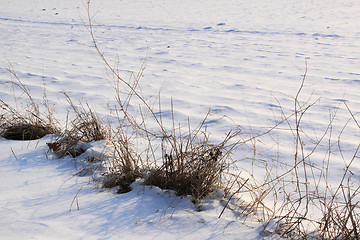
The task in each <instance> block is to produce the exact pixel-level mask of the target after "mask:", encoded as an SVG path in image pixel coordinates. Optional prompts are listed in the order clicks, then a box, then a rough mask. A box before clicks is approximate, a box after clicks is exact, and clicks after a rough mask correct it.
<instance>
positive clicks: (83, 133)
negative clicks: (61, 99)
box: [47, 94, 110, 157]
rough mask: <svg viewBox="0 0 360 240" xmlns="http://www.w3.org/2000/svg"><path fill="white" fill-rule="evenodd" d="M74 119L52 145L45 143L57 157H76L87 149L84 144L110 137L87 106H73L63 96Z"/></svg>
mask: <svg viewBox="0 0 360 240" xmlns="http://www.w3.org/2000/svg"><path fill="white" fill-rule="evenodd" d="M65 96H66V97H67V100H68V103H69V105H70V107H71V108H72V110H73V112H74V114H75V118H74V119H73V120H72V121H71V122H70V126H69V127H68V124H66V129H65V130H64V131H63V132H62V133H61V134H60V135H59V137H57V138H56V139H55V141H54V142H52V143H47V145H48V147H49V149H50V150H52V151H53V152H54V153H56V154H57V155H58V156H59V157H64V156H66V155H71V156H72V157H77V156H79V155H81V154H82V153H84V152H85V151H86V149H87V147H86V144H85V143H89V142H93V141H100V140H105V139H108V138H109V137H110V130H109V129H108V128H106V127H105V126H104V125H103V123H102V122H101V121H100V119H99V117H98V116H97V115H96V114H95V112H94V111H93V110H92V109H91V108H90V106H89V105H86V107H85V106H84V105H82V104H81V103H80V105H79V106H75V105H74V103H73V102H72V100H71V98H70V97H69V96H68V95H67V94H65Z"/></svg>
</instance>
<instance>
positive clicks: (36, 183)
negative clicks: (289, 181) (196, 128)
mask: <svg viewBox="0 0 360 240" xmlns="http://www.w3.org/2000/svg"><path fill="white" fill-rule="evenodd" d="M91 9H92V11H93V12H94V13H95V12H98V13H97V14H96V16H95V18H94V19H93V24H94V33H95V36H96V38H97V40H98V44H99V46H100V48H101V49H102V50H103V51H104V53H105V55H106V57H107V58H108V59H109V60H110V61H112V63H115V62H116V60H118V61H119V62H118V66H119V71H120V73H121V74H122V76H123V77H124V78H125V79H126V78H128V77H129V76H130V73H131V72H132V71H137V70H138V69H139V67H140V66H141V63H142V62H143V61H144V60H145V62H146V70H145V72H144V76H143V78H142V79H141V86H142V91H143V92H144V95H145V96H148V97H149V98H150V97H152V96H156V94H157V93H158V92H159V91H161V96H162V102H163V109H164V112H166V110H168V109H170V104H169V103H170V101H171V99H173V103H174V108H175V115H176V119H177V120H178V121H179V122H185V123H186V121H187V117H190V119H191V122H193V123H194V125H195V124H196V123H198V122H199V121H201V119H202V118H203V117H204V115H205V114H206V113H207V111H208V110H209V109H211V113H212V114H211V119H210V120H209V121H208V123H207V127H208V128H209V132H211V134H212V135H211V137H212V138H213V139H214V141H217V140H221V138H222V137H224V134H225V133H226V132H227V131H229V130H231V129H233V128H234V123H233V122H235V123H236V124H238V125H240V126H242V127H244V128H245V130H244V131H245V132H246V131H249V132H250V131H252V132H254V133H255V132H261V131H262V130H263V129H264V128H265V127H269V126H273V125H274V124H275V123H276V121H277V120H278V119H279V118H280V117H281V116H280V115H279V110H280V105H281V107H282V109H283V111H284V112H286V113H290V112H291V111H292V109H293V105H294V103H293V99H292V98H291V97H290V96H295V95H296V93H297V90H298V88H299V86H300V83H301V80H302V76H303V73H304V71H305V68H306V67H305V59H306V61H307V66H308V67H307V68H308V72H307V78H306V81H305V87H304V89H303V92H302V93H301V99H303V100H304V101H306V100H307V99H308V98H309V97H311V98H312V99H314V100H315V99H318V98H320V99H321V100H320V102H319V103H317V104H316V105H315V106H314V108H312V109H311V110H309V116H307V117H306V119H304V125H305V128H307V129H308V130H310V131H311V132H312V133H313V136H314V138H316V137H320V136H321V132H322V131H323V130H324V129H326V127H327V125H328V122H329V118H330V117H329V116H330V115H333V114H334V113H335V112H336V114H337V117H336V120H335V121H334V123H333V128H334V136H337V134H339V132H340V131H341V129H342V127H343V126H344V125H345V124H346V122H347V121H348V120H349V119H350V118H351V116H350V114H349V112H348V111H347V110H346V108H345V106H344V104H343V103H342V102H341V100H345V101H346V102H347V104H348V106H349V108H350V109H351V111H352V112H353V114H354V115H355V117H357V119H359V112H360V99H359V96H360V87H359V86H360V41H359V39H360V2H359V1H357V0H326V1H325V0H317V1H313V0H302V1H300V0H272V1H267V0H258V1H252V0H223V1H218V0H197V1H193V0H171V1H165V0H153V1H150V0H122V1H121V0H104V1H100V0H94V1H93V2H92V5H91ZM82 20H84V21H85V22H86V10H85V8H84V6H83V3H82V2H81V1H80V0H79V1H73V0H62V1H57V0H48V1H41V0H32V1H26V0H11V1H10V0H9V1H7V0H1V1H0V36H1V37H0V45H1V48H0V80H1V81H2V82H4V81H8V80H9V79H10V76H9V73H8V71H7V70H6V68H8V67H9V65H10V64H11V65H12V67H13V69H14V70H15V71H16V73H17V74H18V76H19V77H20V79H21V80H22V81H23V83H24V84H25V85H27V86H28V87H29V89H30V91H31V93H32V95H33V97H34V99H38V100H41V99H42V96H43V88H44V85H45V88H46V93H47V96H48V98H49V99H50V101H51V102H52V103H55V104H56V105H55V108H56V112H57V117H58V118H59V119H65V118H66V114H67V109H68V104H67V102H66V99H65V98H64V96H63V94H62V92H67V93H68V94H69V95H70V96H71V97H72V99H73V101H74V102H76V101H78V100H81V101H82V102H87V103H89V105H90V106H92V107H94V108H95V109H96V111H97V112H98V113H99V114H101V116H106V115H107V114H108V112H109V110H108V106H111V105H113V104H114V103H115V101H114V91H113V89H112V87H111V84H110V83H109V80H108V78H107V73H106V69H105V66H104V64H103V63H102V62H101V60H100V58H99V56H98V55H97V53H96V51H95V49H94V48H93V47H92V45H91V38H90V34H89V32H88V31H87V30H86V28H85V27H84V24H83V22H82ZM0 98H1V99H2V100H4V101H6V102H10V103H11V102H13V94H12V92H11V86H8V85H6V84H1V85H0ZM170 115H171V114H169V115H168V116H167V115H166V114H165V115H164V117H167V118H169V119H170V118H171V116H170ZM224 115H226V116H228V117H230V118H231V119H232V120H229V119H228V118H224V117H223V116H224ZM273 137H274V138H276V140H277V141H279V146H278V148H277V149H272V148H273V145H271V144H270V145H266V144H264V145H262V146H259V149H260V150H261V149H263V151H262V154H265V155H267V157H268V158H272V156H273V155H276V154H277V153H278V152H280V153H281V156H280V157H279V158H280V160H281V161H282V162H286V161H287V159H290V160H289V161H291V158H293V154H294V149H293V148H292V147H291V146H292V145H293V141H294V140H293V137H292V135H291V134H290V133H278V134H277V135H276V136H273ZM49 141H51V136H47V137H45V138H43V139H41V140H38V141H30V142H20V141H9V140H5V139H0V151H1V152H0V216H1V219H0V236H1V237H0V238H1V239H222V238H223V239H260V238H265V236H263V235H261V231H260V228H259V226H258V225H257V224H255V223H252V222H249V220H247V221H246V222H245V223H243V221H242V219H241V217H239V216H237V215H236V213H232V212H231V211H225V214H224V215H223V217H222V218H221V219H218V216H219V213H220V212H221V210H222V208H223V205H222V204H221V203H220V202H219V201H218V200H216V199H207V200H206V201H205V203H204V209H205V210H206V211H202V212H197V211H196V209H195V207H194V206H193V205H192V203H191V199H190V198H183V199H181V198H178V197H175V195H174V194H173V193H172V192H168V191H162V190H160V189H158V188H156V187H152V188H150V187H144V186H138V182H135V183H134V184H133V188H134V190H133V191H131V192H129V193H126V194H122V195H117V194H114V193H112V192H108V191H99V190H98V189H95V188H94V186H93V184H92V183H90V184H89V178H88V177H78V176H74V173H76V172H77V170H76V169H75V167H74V163H73V161H72V160H71V159H70V158H65V159H63V160H58V159H54V158H52V156H51V155H49V154H48V153H47V151H48V148H47V147H46V142H49ZM359 143H360V134H359V129H358V127H357V126H356V124H353V123H352V124H351V123H350V124H349V125H348V126H347V128H346V129H345V131H344V132H343V135H342V150H343V156H344V159H349V158H351V156H352V154H354V151H355V149H356V147H357V146H358V144H359ZM260 145H261V144H260ZM97 147H98V146H96V144H94V146H93V149H95V150H96V149H97ZM245 154H246V151H245V152H242V150H241V149H240V150H239V151H238V152H235V154H234V156H233V158H234V159H236V160H237V161H238V163H237V164H238V166H239V168H240V169H244V170H249V169H250V168H252V167H254V166H253V165H252V162H251V160H249V158H247V157H246V156H245ZM334 155H336V153H335V154H334ZM323 157H324V156H323V155H321V156H319V159H318V163H321V161H322V159H323ZM315 163H316V159H315ZM320 165H321V164H320ZM343 168H344V163H343V160H342V158H340V157H338V158H336V156H335V157H334V161H332V162H331V165H330V172H331V176H332V177H334V178H331V180H332V181H334V182H337V181H338V179H339V178H340V177H341V176H342V172H343V171H342V169H343ZM353 168H354V169H353V172H354V176H353V178H354V179H355V180H357V181H358V180H359V176H358V172H359V170H360V163H359V159H358V158H357V159H356V161H355V162H354V164H353ZM253 173H255V174H262V172H261V169H259V170H256V169H255V170H253ZM259 178H260V179H261V175H260V176H259ZM74 199H75V201H74V202H73V200H74ZM72 203H73V204H72ZM271 238H275V237H274V236H271Z"/></svg>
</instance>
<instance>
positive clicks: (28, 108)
mask: <svg viewBox="0 0 360 240" xmlns="http://www.w3.org/2000/svg"><path fill="white" fill-rule="evenodd" d="M7 70H8V72H9V73H10V77H11V81H8V82H3V83H2V84H10V85H11V87H12V89H13V94H14V99H15V106H14V107H13V106H11V105H10V104H8V103H6V102H5V101H3V100H1V99H0V119H1V122H0V135H1V136H2V137H4V138H6V139H11V140H35V139H39V138H42V137H44V136H45V135H47V134H52V133H56V132H58V131H59V129H58V121H57V120H55V119H54V117H53V113H54V110H53V109H52V108H51V106H50V104H49V101H48V99H47V96H46V93H45V91H44V96H43V102H42V103H38V102H36V101H35V100H34V99H33V97H32V95H31V92H30V90H29V88H28V87H27V86H26V85H24V84H23V82H22V81H21V80H20V78H19V77H18V76H17V74H16V73H15V71H14V70H13V68H12V67H10V68H8V69H7ZM17 91H20V93H19V94H18V95H19V96H17V95H16V93H15V92H17ZM22 95H25V96H26V98H25V99H22V98H20V96H22Z"/></svg>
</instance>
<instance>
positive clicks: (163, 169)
mask: <svg viewBox="0 0 360 240" xmlns="http://www.w3.org/2000/svg"><path fill="white" fill-rule="evenodd" d="M232 137H233V135H231V134H230V133H229V134H228V135H227V136H226V137H225V139H224V140H223V141H222V142H221V143H219V144H211V143H210V141H209V139H208V136H207V134H206V133H205V132H202V133H200V128H199V129H197V130H196V131H195V132H194V135H192V134H189V135H187V136H181V135H180V136H178V137H176V136H174V135H170V136H167V137H164V138H163V140H162V141H163V143H162V157H161V161H162V163H161V164H160V165H159V166H158V167H154V168H152V169H151V170H150V172H149V175H148V176H147V178H146V180H145V184H148V185H154V186H158V187H160V188H162V189H171V190H174V191H175V192H176V193H177V194H178V195H181V196H187V195H190V196H192V198H193V200H194V201H195V202H197V201H198V200H201V199H203V198H205V197H206V196H208V195H209V194H211V193H212V192H214V191H216V190H218V189H220V188H221V187H222V184H223V182H222V177H223V174H224V172H227V171H228V167H229V166H228V161H227V157H229V154H230V151H231V147H230V146H229V145H227V144H228V143H229V140H230V139H231V138H232Z"/></svg>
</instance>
